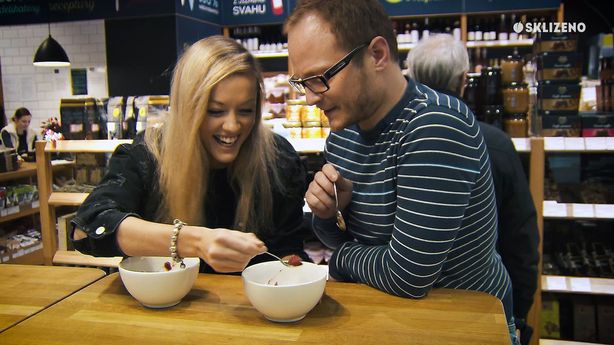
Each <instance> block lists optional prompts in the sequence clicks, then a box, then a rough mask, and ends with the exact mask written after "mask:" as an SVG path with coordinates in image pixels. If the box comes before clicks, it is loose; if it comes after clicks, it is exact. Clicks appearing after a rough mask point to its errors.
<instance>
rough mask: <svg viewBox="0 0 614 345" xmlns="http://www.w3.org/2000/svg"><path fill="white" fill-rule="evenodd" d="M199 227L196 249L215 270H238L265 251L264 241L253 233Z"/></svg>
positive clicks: (222, 271) (224, 271)
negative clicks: (198, 239) (199, 232)
mask: <svg viewBox="0 0 614 345" xmlns="http://www.w3.org/2000/svg"><path fill="white" fill-rule="evenodd" d="M200 229H201V230H202V231H201V236H200V241H199V242H198V244H197V245H198V248H197V251H198V253H199V256H200V257H201V258H202V259H203V260H205V262H206V263H207V264H209V266H211V267H212V268H213V269H214V270H215V271H216V272H220V273H229V272H240V271H242V270H243V269H244V268H245V267H246V266H247V264H248V263H249V261H250V260H251V259H252V258H253V257H254V256H256V255H258V254H261V253H263V252H265V251H267V247H266V246H265V244H264V242H262V241H261V240H259V239H258V238H257V237H256V235H254V234H253V233H246V232H241V231H236V230H229V229H219V228H218V229H207V228H200Z"/></svg>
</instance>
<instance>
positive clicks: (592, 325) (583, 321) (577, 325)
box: [573, 296, 597, 342]
mask: <svg viewBox="0 0 614 345" xmlns="http://www.w3.org/2000/svg"><path fill="white" fill-rule="evenodd" d="M596 326H597V320H596V317H595V304H594V303H593V301H592V300H591V298H590V297H589V296H575V297H574V298H573V335H574V339H575V340H577V341H588V342H595V341H597V327H596Z"/></svg>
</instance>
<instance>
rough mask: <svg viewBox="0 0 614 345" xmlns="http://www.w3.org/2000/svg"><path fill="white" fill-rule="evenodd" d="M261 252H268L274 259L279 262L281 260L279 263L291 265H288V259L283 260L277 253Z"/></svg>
mask: <svg viewBox="0 0 614 345" xmlns="http://www.w3.org/2000/svg"><path fill="white" fill-rule="evenodd" d="M262 254H269V255H270V256H272V257H274V258H275V259H277V260H279V262H281V263H282V264H283V265H284V266H288V267H290V266H292V265H290V264H289V263H288V261H287V260H284V259H282V258H280V257H279V256H277V255H275V254H273V253H271V252H264V253H262Z"/></svg>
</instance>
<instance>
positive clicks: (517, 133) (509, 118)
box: [503, 113, 528, 138]
mask: <svg viewBox="0 0 614 345" xmlns="http://www.w3.org/2000/svg"><path fill="white" fill-rule="evenodd" d="M503 129H504V130H505V132H506V133H507V134H508V135H509V136H510V137H512V138H525V137H526V136H527V129H528V123H527V114H525V113H517V114H509V115H506V116H505V118H504V119H503Z"/></svg>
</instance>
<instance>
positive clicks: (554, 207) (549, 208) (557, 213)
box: [544, 201, 567, 218]
mask: <svg viewBox="0 0 614 345" xmlns="http://www.w3.org/2000/svg"><path fill="white" fill-rule="evenodd" d="M544 217H550V218H565V217H567V205H566V204H559V203H557V202H556V201H544Z"/></svg>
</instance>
